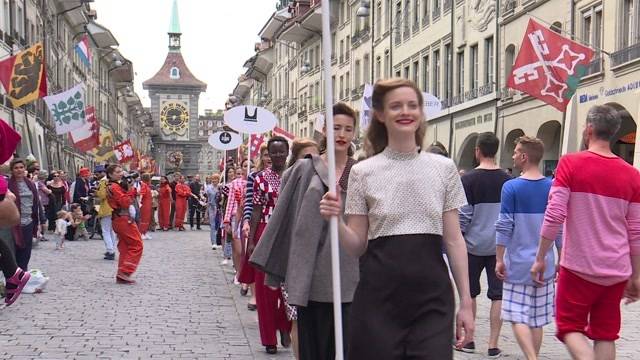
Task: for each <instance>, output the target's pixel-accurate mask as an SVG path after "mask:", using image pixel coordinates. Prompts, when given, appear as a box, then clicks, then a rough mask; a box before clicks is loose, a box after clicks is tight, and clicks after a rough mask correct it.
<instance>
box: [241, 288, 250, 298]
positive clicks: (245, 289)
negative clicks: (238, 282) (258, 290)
mask: <svg viewBox="0 0 640 360" xmlns="http://www.w3.org/2000/svg"><path fill="white" fill-rule="evenodd" d="M248 292H249V288H240V296H247V293H248Z"/></svg>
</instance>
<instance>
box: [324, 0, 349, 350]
mask: <svg viewBox="0 0 640 360" xmlns="http://www.w3.org/2000/svg"><path fill="white" fill-rule="evenodd" d="M330 10H331V8H330V4H329V0H322V3H321V12H322V59H323V61H322V63H323V64H324V68H323V71H324V80H325V86H324V104H325V114H326V115H325V124H326V126H325V128H326V132H327V159H328V161H329V164H328V167H329V191H330V192H332V193H334V194H337V189H336V188H337V186H336V154H335V142H334V133H333V104H332V101H331V99H333V94H332V85H331V24H330V14H331V11H330ZM329 225H330V234H331V277H332V282H333V318H334V321H333V324H334V331H335V336H334V338H335V345H336V360H343V358H344V350H343V349H344V346H343V345H342V343H343V341H342V294H341V286H340V250H339V247H338V246H339V244H338V217H337V216H334V217H332V218H331V220H330V221H329Z"/></svg>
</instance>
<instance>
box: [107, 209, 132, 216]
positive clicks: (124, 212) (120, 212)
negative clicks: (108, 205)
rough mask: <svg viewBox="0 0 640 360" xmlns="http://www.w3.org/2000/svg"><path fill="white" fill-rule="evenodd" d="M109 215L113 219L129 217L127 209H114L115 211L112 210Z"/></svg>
mask: <svg viewBox="0 0 640 360" xmlns="http://www.w3.org/2000/svg"><path fill="white" fill-rule="evenodd" d="M111 215H112V216H114V217H119V216H127V217H129V209H116V210H113V212H112V213H111Z"/></svg>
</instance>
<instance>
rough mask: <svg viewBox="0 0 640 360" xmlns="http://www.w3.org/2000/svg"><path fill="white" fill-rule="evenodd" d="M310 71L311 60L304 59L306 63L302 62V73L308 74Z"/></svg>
mask: <svg viewBox="0 0 640 360" xmlns="http://www.w3.org/2000/svg"><path fill="white" fill-rule="evenodd" d="M309 71H311V64H310V63H309V61H308V60H305V61H304V64H302V67H301V68H300V72H301V73H302V74H306V73H308V72H309Z"/></svg>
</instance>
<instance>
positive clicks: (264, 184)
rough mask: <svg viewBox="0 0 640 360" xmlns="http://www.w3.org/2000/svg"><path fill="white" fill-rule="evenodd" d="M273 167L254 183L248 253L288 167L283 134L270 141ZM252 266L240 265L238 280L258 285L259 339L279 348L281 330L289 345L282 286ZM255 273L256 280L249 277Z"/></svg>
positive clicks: (270, 211) (271, 349)
mask: <svg viewBox="0 0 640 360" xmlns="http://www.w3.org/2000/svg"><path fill="white" fill-rule="evenodd" d="M267 149H268V151H269V157H270V158H271V163H272V165H271V167H270V168H267V169H265V170H264V171H262V172H261V173H259V174H258V175H257V176H256V178H255V181H254V183H253V211H252V214H251V229H250V232H249V241H248V246H247V252H248V255H249V256H250V255H251V253H252V252H253V249H254V248H255V246H256V245H257V244H258V242H259V241H260V239H261V237H262V233H263V232H264V229H265V227H266V226H267V223H268V222H269V219H270V218H271V215H272V214H273V209H274V208H275V206H276V202H277V200H278V194H279V191H280V177H281V176H282V172H283V171H284V170H285V166H286V162H287V156H288V155H289V143H288V142H287V140H286V139H285V138H283V137H281V136H274V137H272V138H271V139H269V141H268V143H267ZM248 268H253V266H252V265H246V266H243V267H242V268H241V273H240V275H239V278H238V279H239V281H240V282H241V283H244V284H250V283H254V284H255V292H256V305H257V307H258V325H259V328H260V340H261V342H262V345H263V346H264V347H265V350H266V352H267V353H268V354H275V353H277V351H278V346H277V343H278V341H277V339H276V332H277V331H279V332H280V342H281V344H282V346H284V347H287V346H288V345H290V343H291V338H290V332H291V322H290V321H288V320H287V316H286V311H285V307H284V299H283V298H282V291H281V289H280V288H278V289H275V290H274V289H272V288H269V287H268V286H267V285H266V284H265V274H264V272H262V271H260V270H258V269H253V270H249V271H248V270H246V269H248ZM250 276H253V279H251V278H249V277H250Z"/></svg>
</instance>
